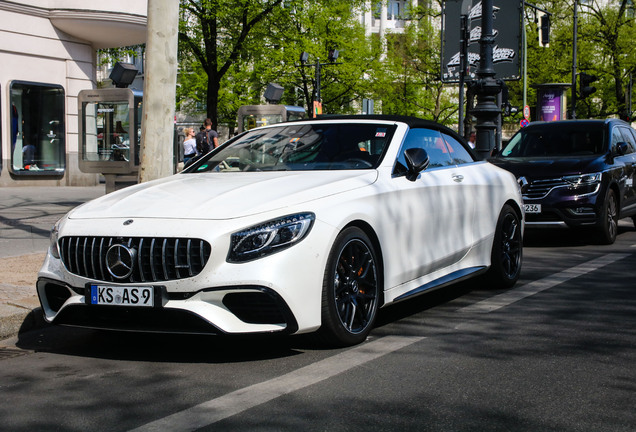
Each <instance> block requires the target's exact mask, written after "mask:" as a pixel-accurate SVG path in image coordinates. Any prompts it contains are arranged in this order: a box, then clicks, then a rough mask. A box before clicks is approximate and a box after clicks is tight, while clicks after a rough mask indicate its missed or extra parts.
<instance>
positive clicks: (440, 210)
mask: <svg viewBox="0 0 636 432" xmlns="http://www.w3.org/2000/svg"><path fill="white" fill-rule="evenodd" d="M409 148H422V149H424V150H426V152H427V154H428V155H429V158H430V163H429V166H428V168H427V169H425V170H424V171H422V172H421V173H420V175H419V176H418V178H417V179H415V181H410V180H408V179H407V178H406V176H404V171H405V170H406V161H405V159H404V151H405V150H406V149H409ZM392 182H393V190H392V192H391V193H390V194H388V195H387V199H389V200H390V202H391V205H390V208H393V209H395V211H396V214H398V218H396V219H397V220H394V221H392V222H393V226H392V227H391V228H390V229H391V230H393V232H394V235H395V236H396V237H397V238H398V239H399V242H400V244H401V245H402V247H401V248H399V251H398V253H399V254H400V256H399V258H398V259H399V263H398V264H399V265H398V267H399V271H398V272H396V275H398V277H397V280H393V281H389V285H390V286H393V285H399V284H401V283H405V282H409V281H412V280H414V279H417V278H419V277H421V276H424V275H427V274H430V273H432V272H435V271H438V270H441V269H443V268H445V267H448V266H449V265H452V264H454V263H456V262H457V261H459V260H460V259H461V258H462V257H463V256H464V255H465V253H466V251H467V247H468V246H467V245H468V244H469V243H470V240H471V239H470V236H469V233H468V231H469V230H466V229H464V228H465V226H464V225H465V224H466V223H467V218H469V216H468V215H467V212H466V208H467V207H468V208H470V207H471V206H472V204H471V203H470V201H471V199H470V197H466V196H464V194H463V193H462V181H461V174H460V173H459V172H458V170H457V169H456V166H455V165H454V164H453V160H452V158H451V156H450V152H449V150H448V147H447V146H446V144H445V143H444V140H443V138H442V135H441V134H440V132H439V131H436V130H432V129H426V128H413V129H411V130H410V131H409V132H408V134H407V136H406V138H405V140H404V142H403V144H402V148H401V149H400V151H399V153H398V157H397V161H396V162H395V168H394V174H393V178H392ZM396 258H397V257H392V259H396ZM442 273H443V272H442Z"/></svg>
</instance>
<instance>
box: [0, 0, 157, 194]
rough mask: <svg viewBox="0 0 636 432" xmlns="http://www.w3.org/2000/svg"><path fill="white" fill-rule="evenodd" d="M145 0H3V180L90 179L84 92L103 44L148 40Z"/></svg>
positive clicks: (73, 182) (77, 182)
mask: <svg viewBox="0 0 636 432" xmlns="http://www.w3.org/2000/svg"><path fill="white" fill-rule="evenodd" d="M146 24H147V2H146V1H145V0H135V1H128V0H111V1H109V2H101V1H97V0H12V1H8V0H0V65H1V66H0V141H1V146H0V164H1V170H0V186H35V185H41V186H89V185H96V184H97V183H98V181H99V178H98V175H97V174H86V173H83V172H81V171H80V169H79V163H78V142H79V140H78V116H77V112H78V109H77V96H78V94H79V92H80V91H81V90H84V89H93V88H95V87H96V85H97V75H96V73H97V65H96V50H97V49H102V48H115V47H122V46H129V45H135V44H140V43H144V42H145V39H146Z"/></svg>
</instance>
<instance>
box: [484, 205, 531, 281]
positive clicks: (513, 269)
mask: <svg viewBox="0 0 636 432" xmlns="http://www.w3.org/2000/svg"><path fill="white" fill-rule="evenodd" d="M522 256H523V235H522V232H521V220H520V218H519V215H518V214H517V212H516V211H515V210H514V209H513V208H512V207H510V206H509V205H508V204H506V205H504V206H503V208H502V209H501V213H500V214H499V219H498V220H497V229H496V231H495V240H494V242H493V245H492V253H491V264H490V269H489V270H488V272H487V273H486V281H487V283H488V284H489V285H490V286H491V287H493V288H510V287H511V286H513V285H514V284H515V283H516V282H517V280H518V279H519V275H520V273H521V261H522Z"/></svg>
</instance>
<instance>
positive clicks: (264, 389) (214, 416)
mask: <svg viewBox="0 0 636 432" xmlns="http://www.w3.org/2000/svg"><path fill="white" fill-rule="evenodd" d="M423 339H425V338H424V337H402V336H386V337H383V338H381V339H378V340H376V341H373V342H368V343H365V344H362V345H358V346H357V347H355V348H352V349H349V350H347V351H344V352H341V353H339V354H336V355H334V356H332V357H329V358H326V359H324V360H321V361H319V362H316V363H313V364H310V365H308V366H305V367H302V368H300V369H297V370H295V371H292V372H289V373H288V374H285V375H282V376H280V377H277V378H273V379H271V380H269V381H265V382H262V383H258V384H254V385H251V386H249V387H245V388H242V389H238V390H236V391H234V392H232V393H228V394H226V395H224V396H220V397H218V398H216V399H212V400H209V401H207V402H203V403H202V404H199V405H196V406H194V407H192V408H188V409H186V410H183V411H180V412H177V413H175V414H172V415H170V416H167V417H164V418H162V419H159V420H156V421H153V422H151V423H147V424H145V425H143V426H141V427H138V428H136V429H134V430H133V432H141V431H194V430H197V429H200V428H202V427H205V426H208V425H211V424H213V423H216V422H218V421H220V420H223V419H225V418H228V417H231V416H233V415H235V414H238V413H241V412H243V411H245V410H248V409H250V408H253V407H255V406H257V405H261V404H264V403H266V402H269V401H271V400H273V399H275V398H277V397H279V396H282V395H285V394H288V393H291V392H294V391H296V390H300V389H302V388H305V387H308V386H310V385H312V384H316V383H318V382H320V381H323V380H326V379H328V378H331V377H333V376H335V375H338V374H341V373H343V372H346V371H348V370H349V369H353V368H354V367H356V366H359V365H361V364H363V363H367V362H369V361H371V360H374V359H376V358H378V357H382V356H383V355H385V354H389V353H391V352H393V351H397V350H399V349H402V348H405V347H407V346H409V345H411V344H414V343H416V342H419V341H421V340H423Z"/></svg>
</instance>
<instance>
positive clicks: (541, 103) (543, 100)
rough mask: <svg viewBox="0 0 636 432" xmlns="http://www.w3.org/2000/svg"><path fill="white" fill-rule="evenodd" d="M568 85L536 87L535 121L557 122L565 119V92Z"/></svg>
mask: <svg viewBox="0 0 636 432" xmlns="http://www.w3.org/2000/svg"><path fill="white" fill-rule="evenodd" d="M569 86H570V85H569V84H540V85H537V86H536V87H537V120H539V121H557V120H564V119H565V118H566V113H565V107H566V105H567V103H566V99H565V91H566V89H567V88H568V87H569Z"/></svg>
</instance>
